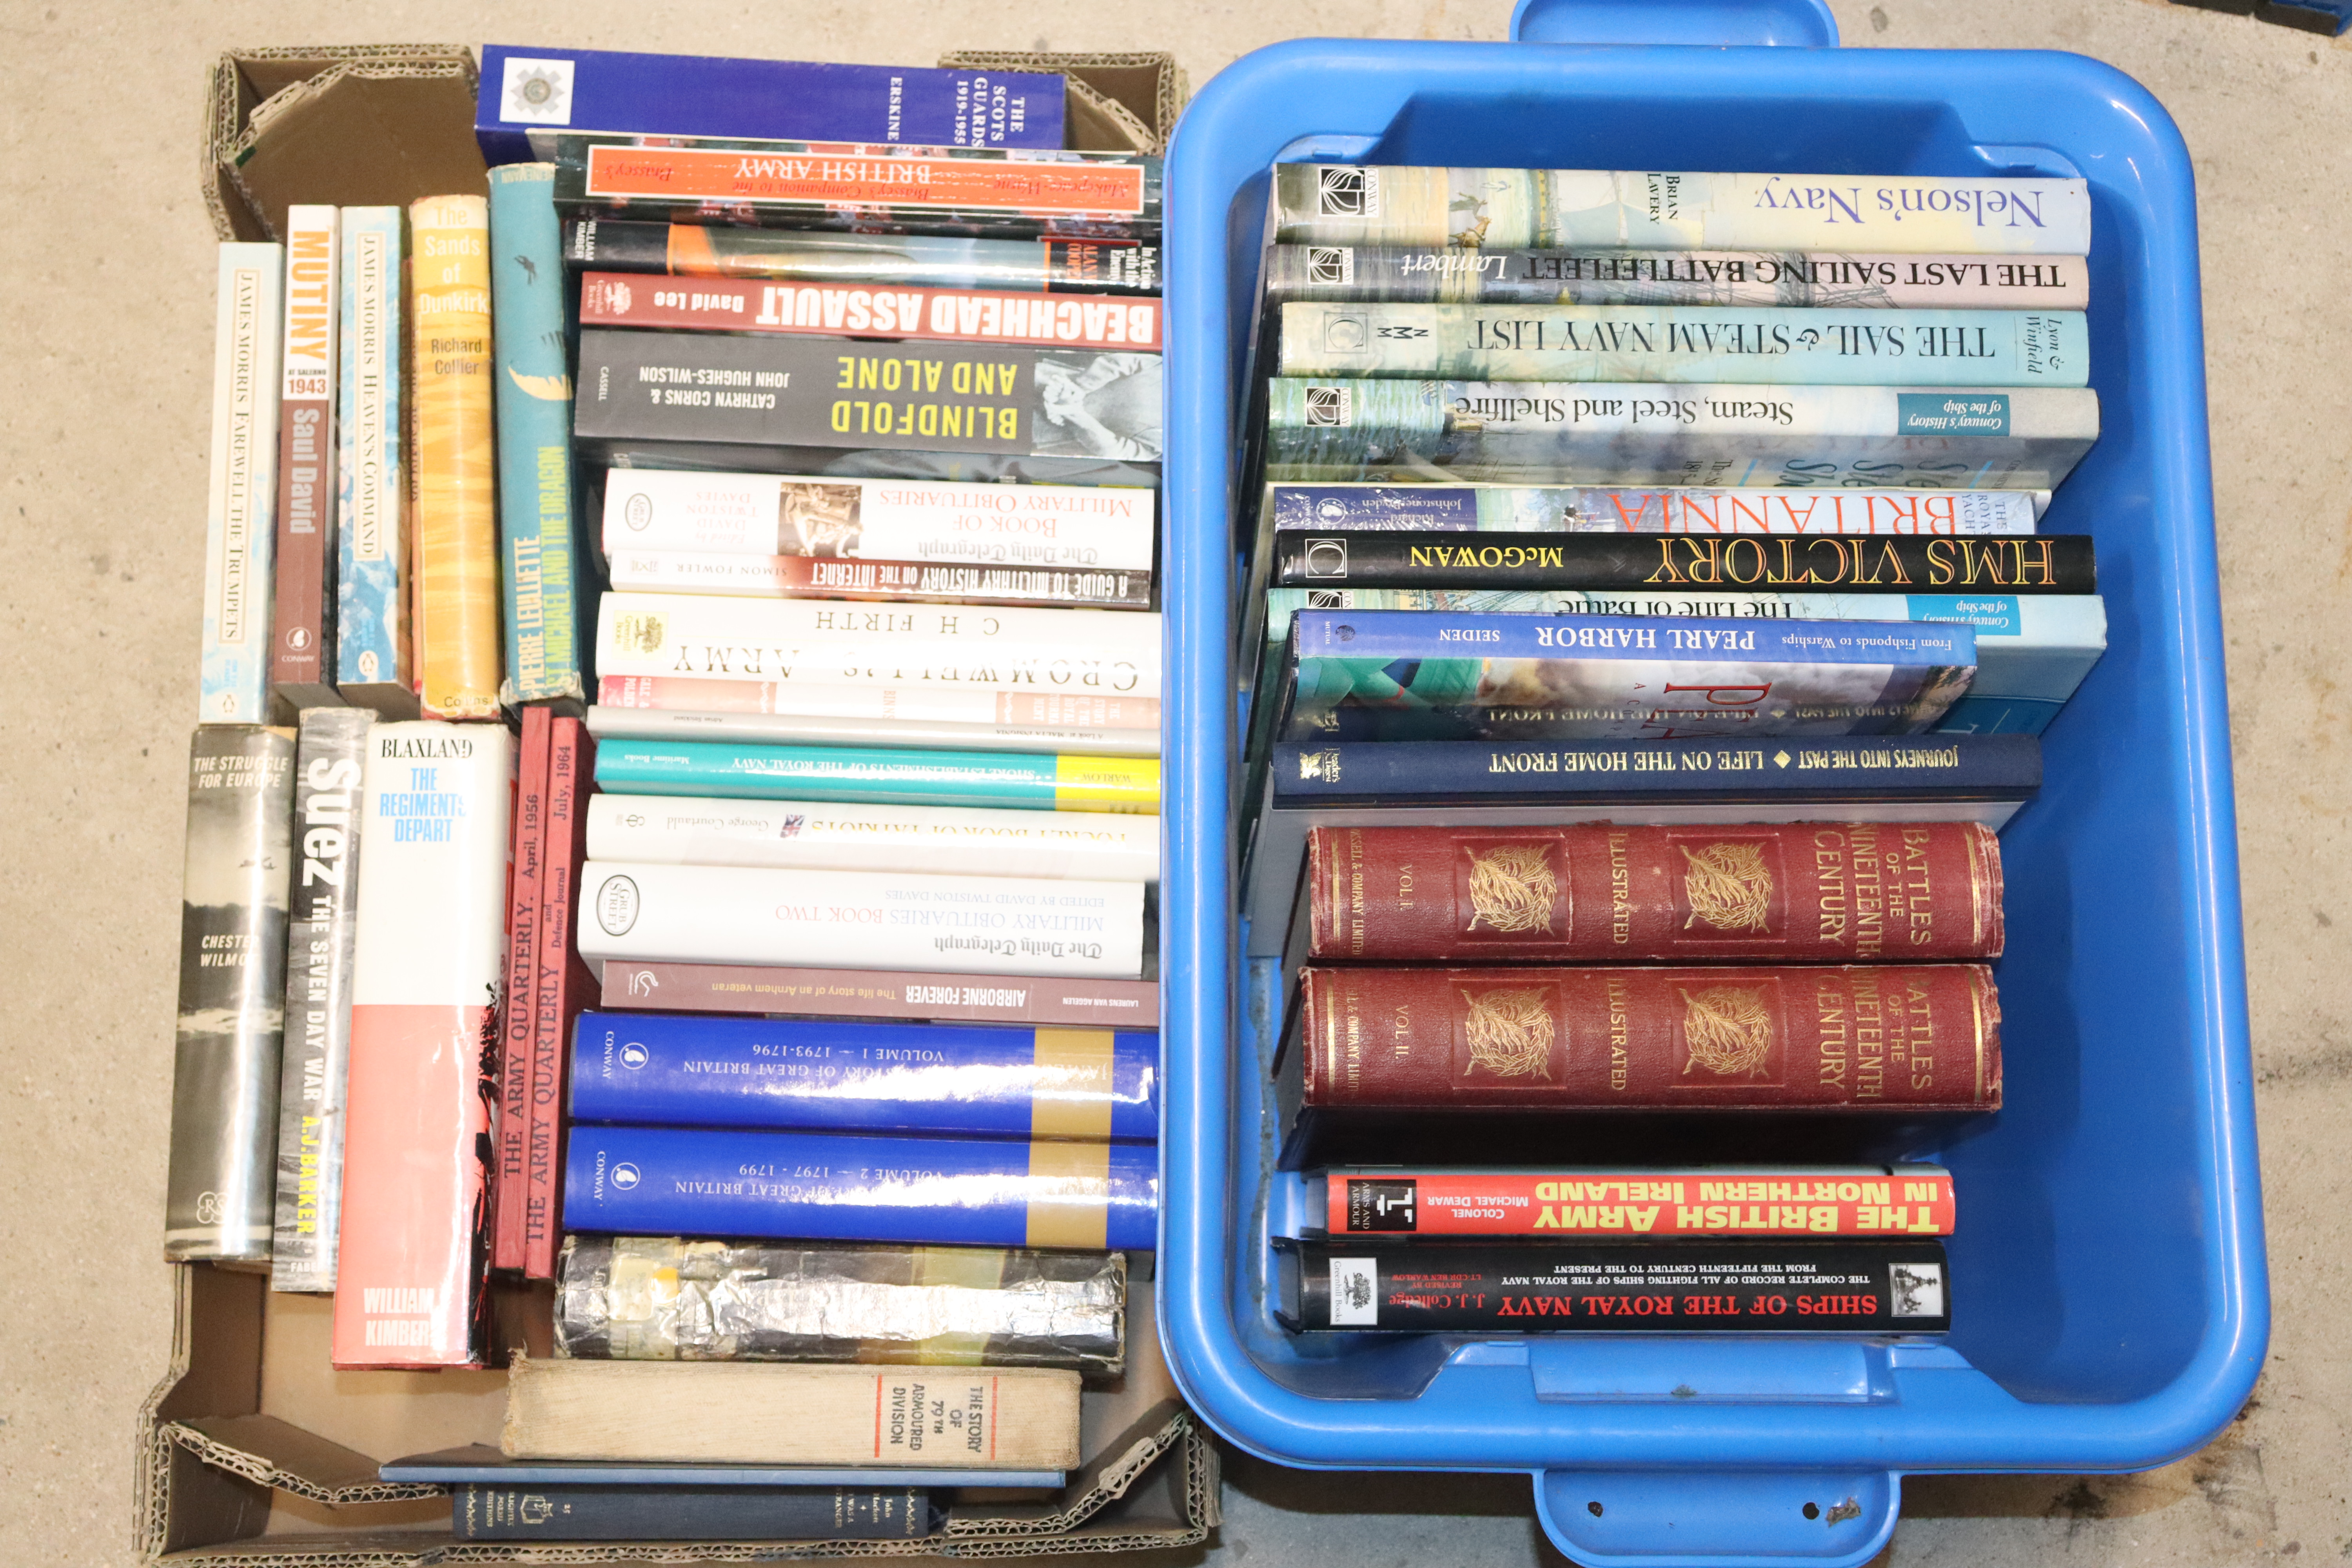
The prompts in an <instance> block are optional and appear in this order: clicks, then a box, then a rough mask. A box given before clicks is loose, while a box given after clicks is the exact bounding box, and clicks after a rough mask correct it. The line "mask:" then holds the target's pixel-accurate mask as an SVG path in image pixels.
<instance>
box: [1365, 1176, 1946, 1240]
mask: <svg viewBox="0 0 2352 1568" xmlns="http://www.w3.org/2000/svg"><path fill="white" fill-rule="evenodd" d="M1322 1187H1323V1203H1322V1209H1323V1216H1322V1217H1323V1221H1324V1224H1325V1226H1326V1228H1327V1230H1328V1234H1329V1235H1330V1237H1331V1238H1332V1239H1333V1240H1334V1241H1337V1240H1339V1239H1340V1238H1341V1237H1355V1236H1361V1235H1384V1236H1390V1237H1406V1236H1513V1237H1528V1238H1529V1239H1531V1240H1538V1241H1540V1240H1545V1239H1559V1240H1568V1239H1570V1238H1571V1237H1590V1238H1592V1239H1595V1240H1618V1241H1623V1240H1628V1239H1632V1238H1634V1237H1644V1238H1650V1239H1657V1240H1664V1239H1668V1238H1678V1237H1708V1238H1710V1239H1715V1240H1725V1239H1738V1238H1741V1237H1750V1236H1759V1237H1761V1236H1788V1237H1797V1236H1868V1237H1893V1236H1906V1237H1917V1236H1949V1235H1950V1234H1951V1233H1952V1221H1953V1214H1954V1209H1953V1202H1952V1177H1951V1173H1949V1172H1948V1171H1944V1170H1940V1169H1938V1168H1937V1167H1935V1166H1928V1165H1921V1166H1902V1167H1897V1168H1895V1169H1894V1170H1888V1169H1886V1168H1885V1167H1879V1168H1877V1169H1874V1170H1855V1169H1853V1168H1843V1169H1840V1168H1836V1167H1819V1168H1812V1169H1808V1168H1806V1167H1803V1166H1790V1167H1786V1168H1781V1169H1775V1170H1769V1171H1768V1170H1759V1171H1733V1170H1723V1171H1708V1170H1700V1171H1657V1170H1647V1171H1610V1170H1586V1171H1414V1170H1412V1169H1410V1168H1406V1169H1402V1170H1400V1169H1396V1168H1394V1167H1389V1166H1381V1167H1366V1168H1362V1169H1356V1170H1349V1169H1341V1170H1334V1171H1330V1172H1328V1173H1325V1175H1324V1177H1323V1178H1322Z"/></svg>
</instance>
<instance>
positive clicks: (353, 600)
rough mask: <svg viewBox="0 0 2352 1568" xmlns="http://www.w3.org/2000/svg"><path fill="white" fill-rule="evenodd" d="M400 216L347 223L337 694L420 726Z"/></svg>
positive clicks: (386, 212) (354, 216) (370, 210)
mask: <svg viewBox="0 0 2352 1568" xmlns="http://www.w3.org/2000/svg"><path fill="white" fill-rule="evenodd" d="M403 216H404V215H403V214H402V211H401V209H400V208H398V207H345V208H344V209H343V211H342V229H343V240H342V244H343V250H342V320H341V329H340V331H339V332H338V334H337V346H338V348H339V349H340V350H341V355H342V364H341V397H340V398H339V399H338V400H337V402H338V406H337V409H336V415H337V418H336V432H335V434H336V443H337V452H338V459H339V477H338V490H337V495H336V502H335V537H336V562H335V683H336V685H337V686H338V687H339V688H340V689H341V691H342V694H343V700H345V701H347V702H350V703H352V705H353V706H355V707H361V708H369V709H373V710H375V711H376V712H377V713H378V714H380V715H382V716H383V717H384V718H388V719H413V718H415V715H416V697H415V689H414V688H413V686H412V684H411V681H412V679H413V670H414V666H413V665H412V663H411V660H410V647H409V624H408V610H409V605H408V598H409V571H408V519H407V504H406V503H407V495H408V480H407V470H406V466H405V465H406V461H407V442H406V433H405V429H404V423H403V420H402V417H401V403H402V388H401V352H400V345H401V330H400V316H401V301H400V296H401V261H402V253H403V251H404V245H403Z"/></svg>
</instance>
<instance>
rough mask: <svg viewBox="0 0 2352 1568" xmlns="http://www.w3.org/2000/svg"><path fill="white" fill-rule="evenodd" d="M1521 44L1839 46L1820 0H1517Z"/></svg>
mask: <svg viewBox="0 0 2352 1568" xmlns="http://www.w3.org/2000/svg"><path fill="white" fill-rule="evenodd" d="M1511 37H1512V40H1513V41H1514V42H1517V43H1522V44H1700V45H1706V46H1721V45H1725V44H1791V45H1795V46H1798V47H1804V48H1817V49H1833V48H1835V47H1837V41H1838V28H1837V18H1836V17H1835V16H1832V15H1830V8H1829V6H1827V5H1824V4H1822V0H1519V3H1518V5H1517V8H1516V9H1515V10H1513V11H1512V13H1511Z"/></svg>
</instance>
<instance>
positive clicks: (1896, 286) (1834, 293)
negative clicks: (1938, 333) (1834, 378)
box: [1265, 245, 2091, 310]
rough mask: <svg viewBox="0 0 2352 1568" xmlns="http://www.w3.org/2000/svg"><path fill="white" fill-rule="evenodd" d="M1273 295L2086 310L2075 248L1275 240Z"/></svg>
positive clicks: (2081, 263) (1277, 299) (2087, 288)
mask: <svg viewBox="0 0 2352 1568" xmlns="http://www.w3.org/2000/svg"><path fill="white" fill-rule="evenodd" d="M1265 297H1266V299H1267V300H1268V301H1270V302H1272V303H1276V304H1281V303H1286V302H1287V301H1290V300H1324V301H1330V302H1342V301H1349V300H1414V301H1418V300H1432V301H1434V300H1456V301H1461V302H1463V303H1483V304H1530V305H1734V306H1737V305H1781V306H1800V307H1806V308H1811V309H1816V310H1821V309H1843V310H2084V309H2086V308H2088V306H2089V304H2090V300H2091V282H2090V268H2089V266H2088V264H2087V262H2086V261H2085V259H2084V258H2082V257H2079V256H2036V257H2033V258H2031V259H2026V258H2017V259H2013V260H1990V259H1987V258H1983V257H1976V256H1853V255H1840V254H1831V253H1827V252H1821V251H1815V252H1811V253H1804V252H1794V251H1778V252H1775V251H1737V252H1735V251H1721V250H1714V251H1673V250H1489V249H1486V248H1485V247H1477V248H1468V249H1459V250H1456V249H1450V248H1446V247H1436V246H1369V245H1368V246H1344V245H1277V246H1275V247H1271V248H1270V249H1269V250H1268V252H1267V254H1266V279H1265Z"/></svg>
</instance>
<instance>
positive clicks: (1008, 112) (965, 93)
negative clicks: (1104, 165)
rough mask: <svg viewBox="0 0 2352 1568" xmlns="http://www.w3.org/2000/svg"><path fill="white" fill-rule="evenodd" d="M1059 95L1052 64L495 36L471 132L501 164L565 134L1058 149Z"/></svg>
mask: <svg viewBox="0 0 2352 1568" xmlns="http://www.w3.org/2000/svg"><path fill="white" fill-rule="evenodd" d="M1063 92H1064V88H1063V81H1062V79H1061V78H1060V77H1059V76H1054V75H1047V74H1045V73H1042V72H1030V71H996V70H979V69H974V68H969V67H966V68H940V67H922V66H914V67H909V66H861V65H837V64H829V63H828V64H819V63H815V62H812V61H807V60H747V59H731V58H724V57H721V56H716V55H643V54H632V53H627V52H625V51H621V50H616V49H564V48H536V47H527V46H524V45H519V44H491V45H488V47H485V48H484V49H483V50H482V89H481V96H480V98H479V99H478V100H477V101H476V105H475V109H474V140H475V141H477V142H480V143H481V147H482V156H483V157H484V158H487V159H488V160H489V162H490V163H494V164H495V163H530V161H531V160H533V159H535V158H551V157H553V156H554V155H555V142H554V137H555V133H556V132H559V131H584V132H638V133H645V134H655V135H664V136H748V137H761V138H781V139H782V140H785V141H798V142H869V143H874V144H877V145H887V144H891V143H901V144H905V145H908V146H921V147H1059V146H1061V144H1062V138H1063V125H1062V99H1063Z"/></svg>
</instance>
